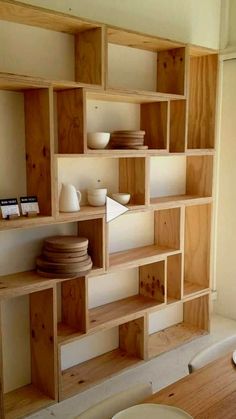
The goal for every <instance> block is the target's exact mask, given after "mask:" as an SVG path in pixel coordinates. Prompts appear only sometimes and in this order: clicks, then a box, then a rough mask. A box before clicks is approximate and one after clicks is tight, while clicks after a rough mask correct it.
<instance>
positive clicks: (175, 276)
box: [167, 253, 182, 304]
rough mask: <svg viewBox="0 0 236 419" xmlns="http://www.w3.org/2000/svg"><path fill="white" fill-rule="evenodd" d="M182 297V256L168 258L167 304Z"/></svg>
mask: <svg viewBox="0 0 236 419" xmlns="http://www.w3.org/2000/svg"><path fill="white" fill-rule="evenodd" d="M181 297H182V254H181V253H178V254H176V255H172V256H168V257H167V304H172V303H175V302H176V301H180V300H181Z"/></svg>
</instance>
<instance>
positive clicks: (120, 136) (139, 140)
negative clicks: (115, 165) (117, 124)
mask: <svg viewBox="0 0 236 419" xmlns="http://www.w3.org/2000/svg"><path fill="white" fill-rule="evenodd" d="M144 135H145V131H114V132H113V133H112V134H111V139H110V147H111V148H113V149H114V148H118V149H120V148H122V149H126V150H127V149H128V150H129V149H135V150H146V149H147V148H148V146H146V145H144Z"/></svg>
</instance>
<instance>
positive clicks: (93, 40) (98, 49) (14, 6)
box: [0, 0, 105, 86]
mask: <svg viewBox="0 0 236 419" xmlns="http://www.w3.org/2000/svg"><path fill="white" fill-rule="evenodd" d="M0 16H1V20H6V21H8V22H12V23H11V25H10V27H9V29H10V28H11V29H12V31H13V30H14V34H15V36H16V38H17V37H18V39H19V40H20V39H21V38H22V39H24V37H25V36H27V33H28V32H27V26H32V27H34V30H35V29H36V28H38V31H40V28H42V29H43V31H42V33H43V39H47V36H49V34H50V31H53V32H60V37H59V36H58V39H57V43H58V44H57V45H56V47H55V54H56V53H57V54H60V55H61V54H65V60H68V61H69V62H68V66H69V67H71V74H70V72H69V71H68V72H67V73H68V74H67V76H68V78H69V77H70V78H71V80H70V81H75V82H81V83H85V84H89V85H90V84H92V85H95V86H102V85H103V84H104V79H103V78H104V36H105V33H104V26H103V25H102V24H98V23H93V22H89V21H87V20H84V19H81V18H78V17H75V16H71V15H66V14H64V13H58V12H55V11H51V10H47V9H45V8H38V7H37V8H36V7H34V6H30V5H26V4H25V5H23V4H22V3H18V2H12V1H5V0H1V2H0ZM14 23H15V25H14ZM19 23H20V24H21V25H19ZM24 25H26V31H24ZM17 34H19V35H17ZM62 34H65V35H64V39H63V35H62ZM32 36H34V32H32ZM52 36H53V39H54V42H55V40H56V37H55V34H53V35H52ZM45 37H46V38H45ZM69 38H70V40H69ZM49 39H51V38H50V37H49ZM62 39H63V41H64V40H65V42H67V46H68V45H69V43H72V45H73V44H74V53H71V50H73V48H72V47H71V46H70V47H69V46H68V50H66V49H65V45H64V49H63V47H62V45H63V42H62ZM37 40H38V38H37ZM17 42H18V44H17V45H18V49H19V50H21V48H20V41H17ZM60 42H61V43H60ZM44 44H45V42H44ZM46 44H47V42H46ZM49 45H50V42H49ZM44 46H45V45H44ZM22 51H23V52H24V48H23V49H22ZM44 51H45V48H44ZM60 51H61V53H60ZM23 52H22V53H23ZM38 53H39V54H40V53H41V54H42V49H41V46H40V45H39V46H38ZM70 54H71V56H70ZM45 57H46V56H45V54H44V55H42V60H44V59H46V58H45ZM23 58H24V57H23ZM54 61H55V62H57V60H56V58H55V60H54ZM59 62H60V59H59ZM52 64H53V62H52ZM58 66H59V67H60V64H59V65H58ZM73 67H74V69H73ZM73 70H74V71H73ZM7 71H9V72H12V68H11V67H10V68H9V69H7ZM33 71H35V73H36V69H34V68H33V70H32V66H31V68H29V69H28V67H27V66H25V67H23V72H24V74H25V75H27V74H29V75H30V74H32V72H33ZM54 71H55V73H54ZM49 73H50V74H52V73H53V74H55V77H54V78H55V79H56V78H58V76H59V75H60V73H58V69H57V68H56V67H55V70H54V68H53V69H52V68H51V69H50V71H49V70H48V71H47V70H46V68H45V70H44V72H42V71H41V73H38V74H37V75H39V76H42V75H43V76H45V77H46V78H48V74H49ZM64 73H65V71H64ZM73 73H74V74H73ZM59 78H62V77H59Z"/></svg>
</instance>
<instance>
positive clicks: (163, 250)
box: [0, 0, 218, 419]
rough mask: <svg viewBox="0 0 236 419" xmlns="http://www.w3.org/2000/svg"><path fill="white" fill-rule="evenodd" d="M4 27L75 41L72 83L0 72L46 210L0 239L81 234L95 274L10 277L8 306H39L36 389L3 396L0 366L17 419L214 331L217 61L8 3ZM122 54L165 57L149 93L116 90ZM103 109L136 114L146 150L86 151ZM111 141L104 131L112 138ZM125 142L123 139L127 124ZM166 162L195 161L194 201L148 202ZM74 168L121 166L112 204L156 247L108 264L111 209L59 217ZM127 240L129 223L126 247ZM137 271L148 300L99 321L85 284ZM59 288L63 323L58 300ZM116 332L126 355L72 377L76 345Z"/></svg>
mask: <svg viewBox="0 0 236 419" xmlns="http://www.w3.org/2000/svg"><path fill="white" fill-rule="evenodd" d="M0 19H1V20H5V21H9V22H13V23H14V22H15V23H16V24H22V25H28V26H32V27H37V28H41V29H43V30H45V29H47V30H51V31H56V32H60V33H66V34H70V35H72V36H73V42H74V56H73V57H72V58H71V59H72V61H73V62H74V78H71V79H69V80H61V79H57V77H56V75H55V77H52V79H49V78H48V77H45V78H42V77H35V76H32V75H31V74H28V73H26V74H24V75H20V74H10V72H9V73H6V72H2V73H0V90H2V91H10V92H17V93H19V94H20V95H22V98H23V100H24V121H25V154H26V156H25V171H26V185H25V193H27V194H32V195H37V196H38V200H39V206H40V210H41V214H40V216H39V217H37V218H33V219H27V218H24V217H20V218H19V219H17V220H9V221H5V220H2V219H0V230H1V231H4V230H11V229H12V230H13V229H17V228H20V229H25V228H33V227H39V226H44V225H51V224H59V223H77V231H78V234H79V235H82V236H85V237H88V239H89V253H90V255H91V257H92V259H93V263H94V267H93V270H92V271H91V273H90V274H89V275H87V276H84V277H80V278H72V279H70V280H66V279H64V280H63V279H58V280H57V279H53V280H52V279H45V278H41V277H39V276H38V275H37V274H36V273H35V272H34V271H31V272H23V273H19V274H14V275H7V276H1V277H0V304H2V303H3V302H4V301H5V300H7V299H12V298H18V297H20V296H23V295H29V299H30V310H29V321H30V330H31V337H30V347H31V355H30V357H31V358H30V362H31V365H32V371H31V382H30V383H29V384H28V385H26V386H23V387H21V388H19V389H14V390H13V391H11V392H7V393H6V394H4V378H3V377H4V374H3V370H4V359H3V357H2V355H1V359H0V366H1V367H0V402H1V405H0V418H1V419H4V418H6V419H10V418H11V419H14V418H20V417H24V416H26V415H27V414H30V413H32V412H34V411H37V410H40V409H42V408H44V407H46V406H48V405H50V404H51V403H56V402H57V401H58V400H63V399H66V398H67V397H71V396H72V395H74V394H76V393H78V392H81V391H83V390H85V389H87V388H89V387H90V386H92V385H94V384H96V383H98V382H100V381H102V380H105V379H107V378H108V377H110V376H112V375H114V374H117V373H119V372H120V371H122V370H125V369H127V368H130V367H133V366H136V365H138V364H139V363H141V362H144V361H145V360H147V359H150V358H153V357H155V356H157V355H159V354H160V353H163V352H165V351H168V350H171V349H173V348H175V347H177V346H179V345H182V344H184V343H186V342H189V341H190V340H192V339H194V338H197V337H198V336H202V335H203V334H205V333H207V332H208V331H209V295H210V253H211V252H210V246H211V218H212V204H213V196H212V191H213V172H214V159H215V107H216V90H217V89H216V85H217V63H218V61H217V52H216V51H213V50H208V49H205V48H201V47H194V46H188V45H185V44H182V43H178V42H175V41H171V40H167V39H161V38H157V37H151V36H148V35H144V34H140V33H135V32H132V31H128V30H124V29H120V28H115V27H108V26H106V25H103V24H100V23H96V22H90V21H87V20H85V19H81V18H78V17H74V16H70V15H65V14H62V13H57V12H53V11H49V10H46V9H40V8H37V7H33V6H28V5H24V4H21V3H18V2H15V1H11V0H0ZM114 45H115V46H119V47H121V48H124V49H125V48H133V49H135V50H137V52H139V51H143V50H145V51H150V52H151V53H153V54H154V55H155V60H156V82H155V86H154V88H153V89H152V90H145V89H143V88H142V86H140V89H137V88H135V89H134V88H133V87H132V86H130V88H127V86H125V85H124V86H122V85H121V86H120V85H119V86H118V85H113V84H112V83H110V80H111V79H112V77H111V72H112V66H111V65H110V61H109V57H110V54H111V48H113V46H114ZM36 47H37V46H36ZM0 70H1V69H0ZM127 71H129V69H127ZM130 71H131V70H130ZM93 100H98V101H103V102H108V103H112V102H118V103H123V104H127V103H130V104H135V105H137V106H138V110H139V116H140V119H139V121H140V122H139V126H138V128H139V129H144V130H145V131H146V136H145V143H146V144H147V145H148V147H149V148H148V150H142V151H138V150H108V149H106V150H90V149H89V148H88V146H87V131H88V115H87V106H88V103H89V101H93ZM103 129H104V130H107V128H106V126H105V125H104V127H103ZM119 129H120V130H122V129H124V128H123V126H122V125H121V126H120V128H119ZM156 156H158V157H160V158H163V159H164V158H166V157H167V156H168V157H170V156H172V158H175V157H179V156H182V157H183V158H184V159H185V161H186V173H185V174H186V181H185V192H184V193H182V194H179V195H178V194H177V195H176V194H175V195H166V196H151V193H150V176H151V174H150V162H151V159H152V158H154V157H156ZM4 158H5V157H4ZM6 158H7V156H6ZM68 158H75V159H77V161H78V165H79V162H82V161H83V162H84V161H86V160H84V159H99V161H105V159H112V161H113V162H114V167H118V180H117V190H116V191H114V192H118V191H122V192H123V191H124V190H125V191H127V192H129V193H130V194H131V196H132V199H131V202H130V205H129V209H130V211H129V214H130V216H131V217H132V216H133V215H134V214H135V215H136V214H141V215H142V213H143V214H146V213H150V214H152V216H153V220H154V221H153V224H152V227H151V228H152V231H151V234H152V237H153V241H152V242H151V243H150V244H148V245H143V246H142V245H140V246H139V247H130V246H127V247H124V248H123V249H122V250H121V251H116V252H114V251H109V234H108V233H109V225H108V224H106V219H105V208H103V207H90V206H88V205H87V204H84V205H83V206H82V207H81V210H80V211H79V212H78V213H72V214H66V213H60V212H59V204H58V202H59V199H58V186H59V185H58V183H59V178H60V176H59V175H60V173H59V172H60V162H61V161H62V160H63V161H64V160H66V159H68ZM114 170H115V169H114ZM19 176H20V174H19ZM157 176H158V171H157ZM84 177H85V178H86V171H85V173H84ZM9 193H10V192H9ZM19 193H21V192H20V191H19ZM0 194H1V190H0ZM4 197H5V196H4ZM125 217H126V215H124V220H125ZM128 227H129V226H128ZM128 227H127V224H126V228H127V234H128ZM128 269H137V270H138V292H136V294H135V295H132V296H130V295H129V296H127V297H125V298H121V299H117V300H115V301H112V302H108V303H106V304H102V305H100V306H98V307H92V308H91V307H90V305H89V301H88V281H89V279H90V278H91V277H92V276H93V277H94V276H99V275H101V274H103V275H110V274H111V273H113V272H120V274H121V275H122V272H123V270H128ZM59 283H60V299H61V316H58V313H57V298H56V285H57V284H59ZM180 305H181V306H183V321H182V322H180V323H178V324H174V325H172V326H170V327H167V328H164V330H158V331H156V332H154V333H151V334H149V327H148V323H149V318H150V315H152V314H153V313H154V314H155V313H161V312H163V313H164V311H163V310H167V309H169V308H171V307H174V306H180ZM115 328H118V341H119V345H118V347H117V348H116V349H113V350H110V351H108V352H106V353H104V354H102V355H99V356H95V357H94V358H92V359H88V360H86V361H84V362H82V363H80V364H76V365H74V366H72V367H69V368H67V367H66V368H63V366H62V365H61V356H62V351H63V350H64V348H66V347H67V345H69V344H71V343H72V342H77V341H78V343H80V342H82V341H84V340H85V339H87V338H89V337H91V336H92V335H96V334H98V333H100V332H102V331H106V330H112V329H115ZM2 340H4V324H3V323H1V339H0V342H2ZM1 352H2V351H1V345H0V353H1ZM57 365H59V367H58V368H57Z"/></svg>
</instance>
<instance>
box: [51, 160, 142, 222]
mask: <svg viewBox="0 0 236 419" xmlns="http://www.w3.org/2000/svg"><path fill="white" fill-rule="evenodd" d="M85 163H88V164H87V165H86V164H85ZM148 163H149V162H148V160H147V159H146V158H145V157H121V158H119V159H118V160H117V159H114V158H112V159H106V161H105V162H103V161H101V160H100V159H98V158H94V160H91V158H89V159H88V161H87V162H86V161H85V160H84V159H83V160H81V171H80V183H78V184H77V185H76V183H75V182H76V179H77V178H78V176H77V178H76V179H74V177H73V175H72V174H71V172H70V173H69V174H68V170H67V167H68V165H67V164H66V165H64V159H61V158H58V159H57V160H56V171H57V175H56V177H57V183H58V184H60V183H61V182H63V177H64V178H65V176H67V179H68V176H70V179H72V181H70V182H71V183H74V184H75V186H76V187H77V188H78V189H79V185H81V184H82V185H83V186H82V189H81V191H82V200H81V211H79V212H77V213H73V214H70V215H68V214H67V215H63V213H59V197H57V198H56V201H57V208H58V210H57V211H58V212H57V217H56V218H57V219H59V220H62V219H63V217H66V219H72V218H73V217H78V218H80V217H83V216H84V215H85V216H88V218H90V216H96V214H98V216H102V215H104V207H103V206H102V207H95V208H94V207H92V206H89V205H88V204H87V189H89V188H91V184H92V185H95V186H96V187H97V186H98V187H99V183H98V179H103V185H104V187H107V189H108V195H109V196H112V193H117V192H124V193H129V194H130V195H131V198H130V202H129V208H130V209H131V210H135V211H136V210H142V209H145V207H146V205H147V204H148V175H149V164H148ZM72 164H73V165H75V164H76V165H77V160H76V161H75V160H74V161H72ZM104 165H106V166H104ZM94 167H96V170H94ZM104 167H106V169H107V171H108V170H109V175H108V172H107V173H105V170H104ZM82 168H83V170H82ZM66 170H67V172H66ZM73 181H74V182H73ZM77 182H78V180H77ZM57 186H58V185H57ZM57 189H59V188H57ZM67 217H68V218H67Z"/></svg>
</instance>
